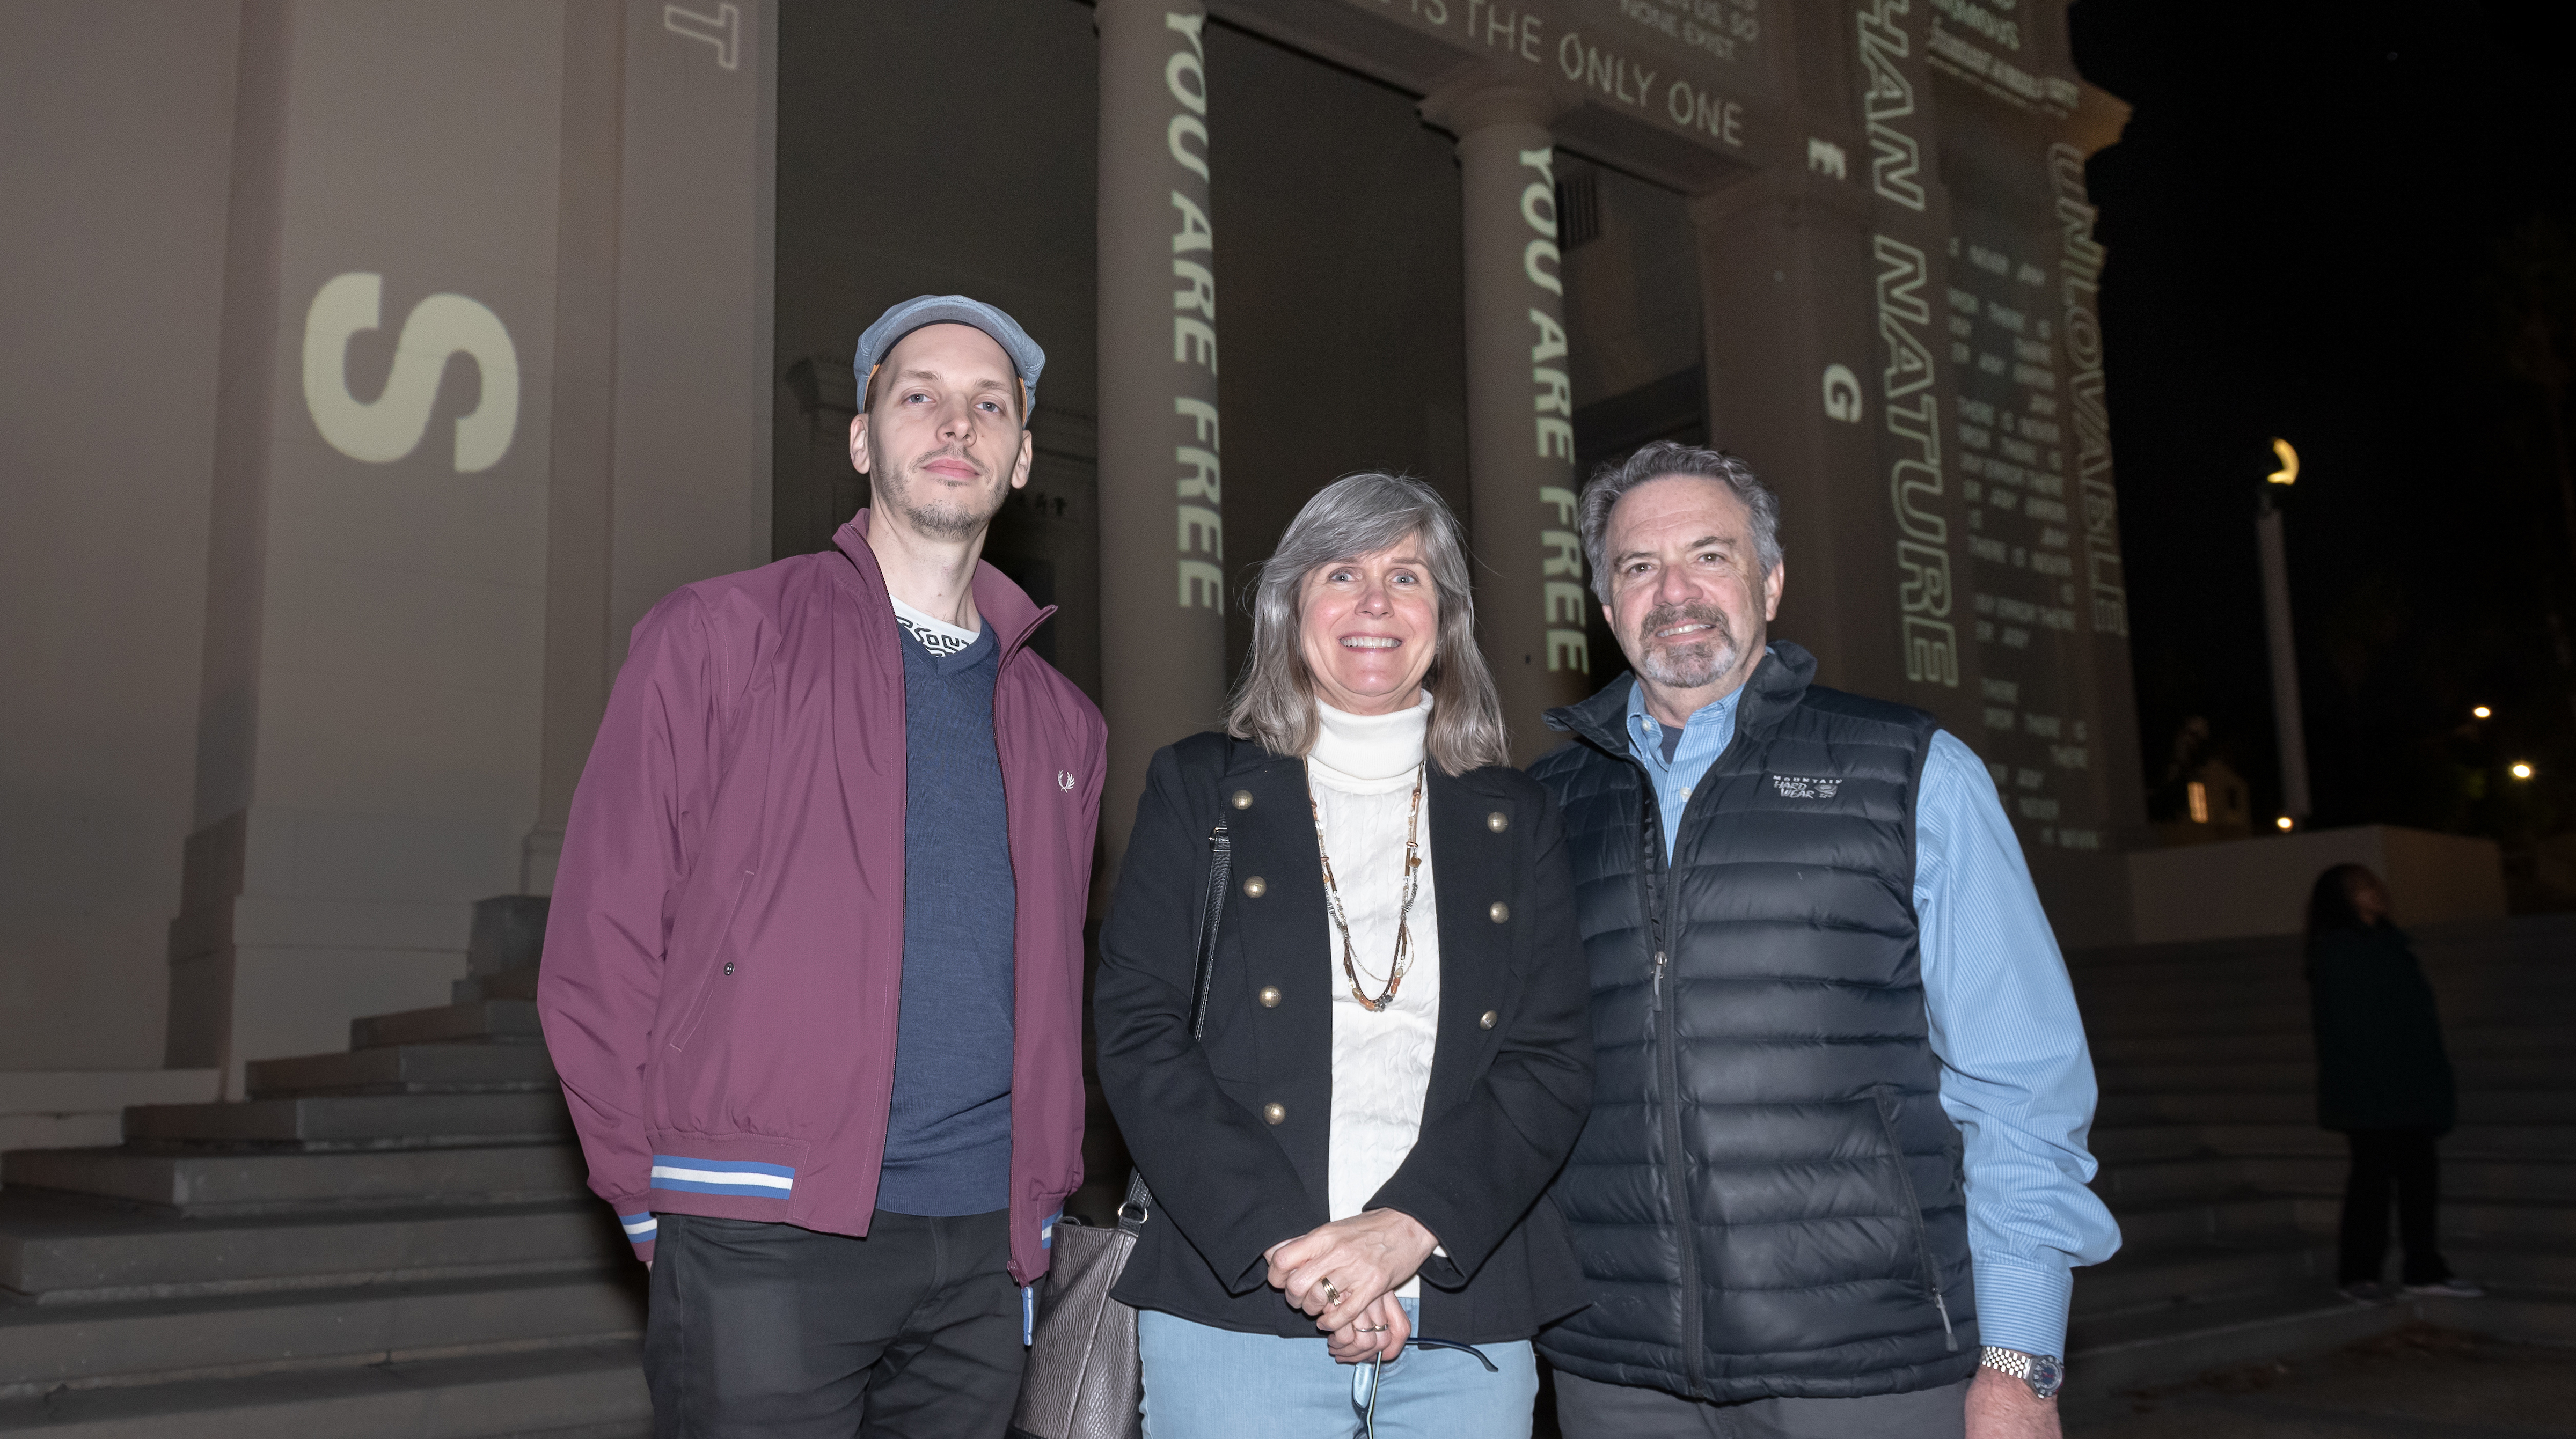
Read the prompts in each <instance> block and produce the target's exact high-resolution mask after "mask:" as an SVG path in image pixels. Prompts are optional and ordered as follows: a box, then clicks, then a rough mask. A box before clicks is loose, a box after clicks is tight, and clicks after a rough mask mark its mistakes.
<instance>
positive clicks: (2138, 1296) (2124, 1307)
mask: <svg viewBox="0 0 2576 1439" xmlns="http://www.w3.org/2000/svg"><path fill="white" fill-rule="evenodd" d="M2124 1238H2125V1236H2124ZM2334 1265H2335V1260H2334V1246H2333V1245H2332V1244H2331V1243H2330V1242H2326V1241H2324V1240H2322V1239H2320V1238H2319V1237H2318V1236H2316V1235H2313V1234H2302V1233H2300V1232H2299V1231H2297V1230H2294V1229H2286V1228H2285V1229H2281V1230H2275V1231H2273V1232H2271V1233H2268V1234H2258V1235H2252V1236H2248V1237H2247V1238H2245V1239H2242V1240H2238V1241H2234V1242H2207V1243H2199V1244H2191V1245H2182V1246H2171V1245H2168V1246H2161V1247H2147V1246H2138V1245H2135V1244H2129V1243H2124V1244H2123V1245H2122V1247H2121V1250H2120V1252H2119V1253H2117V1254H2115V1255H2113V1256H2111V1258H2110V1259H2109V1260H2107V1261H2105V1262H2103V1263H2101V1264H2097V1265H2094V1266H2092V1267H2091V1268H2088V1269H2079V1270H2076V1271H2075V1307H2074V1313H2076V1314H2078V1315H2082V1316H2086V1317H2088V1318H2098V1317H2102V1316H2107V1315H2113V1314H2125V1313H2130V1312H2133V1311H2137V1310H2142V1309H2169V1308H2172V1307H2174V1306H2176V1305H2181V1304H2191V1303H2211V1302H2216V1301H2218V1300H2224V1299H2241V1298H2250V1297H2253V1296H2257V1295H2262V1294H2269V1293H2274V1292H2277V1291H2281V1290H2286V1289H2294V1288H2313V1287H2314V1286H2315V1284H2316V1283H2317V1281H2319V1280H2331V1279H2332V1278H2333V1277H2334Z"/></svg>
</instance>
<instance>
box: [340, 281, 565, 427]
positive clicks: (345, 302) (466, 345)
mask: <svg viewBox="0 0 2576 1439" xmlns="http://www.w3.org/2000/svg"><path fill="white" fill-rule="evenodd" d="M384 289H385V278H384V276H382V275H370V274H364V273H352V274H347V275H340V276H337V277H335V278H333V279H332V281H331V282H330V283H329V284H327V285H324V286H323V287H322V290H321V293H319V294H317V295H315V296H314V297H313V308H312V309H310V310H308V311H306V312H305V316H304V405H305V408H307V409H309V410H311V411H312V412H313V426H314V428H316V429H318V430H320V431H321V432H322V438H323V439H325V440H328V441H330V442H331V448H333V449H335V450H338V451H339V452H340V453H341V454H344V455H347V456H348V457H349V458H351V459H353V460H364V461H366V462H367V463H369V464H374V465H385V464H391V463H393V462H394V461H396V460H399V459H401V458H403V457H404V456H406V455H408V454H410V453H411V452H412V451H413V450H416V449H418V448H420V437H421V435H422V434H423V432H425V431H426V430H428V428H429V411H430V407H431V406H432V405H433V404H434V403H435V402H436V401H437V399H438V377H439V374H440V372H441V371H443V370H445V369H446V368H447V357H448V356H449V355H452V354H455V353H457V352H458V351H460V350H461V351H463V352H464V353H465V354H466V355H468V356H471V357H472V358H473V361H474V364H475V366H476V367H477V368H478V369H479V370H481V371H482V376H483V400H482V403H480V404H478V405H476V406H475V407H474V413H472V414H470V415H467V416H465V417H463V418H462V419H459V420H458V421H457V422H456V470H457V473H459V474H472V473H473V472H475V471H477V470H488V469H490V468H492V467H493V466H494V465H496V464H499V463H500V462H501V456H503V455H505V454H507V453H509V449H510V436H511V434H512V432H513V431H515V430H517V429H518V427H519V352H518V351H517V350H516V349H514V348H512V346H511V344H510V332H509V331H508V330H506V329H504V328H503V327H502V325H501V320H500V317H499V316H497V315H494V314H493V313H492V312H491V311H490V310H488V309H486V308H484V307H483V306H482V305H481V304H480V303H478V302H476V301H473V300H469V299H467V298H465V297H464V296H463V295H432V296H430V297H429V298H428V299H426V300H423V301H421V302H420V303H419V304H417V305H414V306H413V307H412V311H411V317H410V318H409V319H406V320H404V321H403V328H402V338H401V339H400V340H398V341H396V342H395V345H394V368H393V373H392V374H391V375H390V376H388V377H387V378H386V380H385V392H384V393H383V394H381V395H379V396H377V397H376V398H375V399H374V400H373V401H372V402H368V403H361V402H360V401H359V400H358V399H357V397H356V396H354V395H351V394H350V393H349V382H348V377H347V375H346V373H345V372H344V371H343V368H342V361H343V358H344V356H345V355H346V354H347V351H348V347H349V337H350V336H351V335H354V334H356V333H357V332H358V331H360V330H372V329H375V328H376V327H377V326H378V324H379V323H381V317H380V314H379V306H380V305H381V304H382V302H383V299H384Z"/></svg>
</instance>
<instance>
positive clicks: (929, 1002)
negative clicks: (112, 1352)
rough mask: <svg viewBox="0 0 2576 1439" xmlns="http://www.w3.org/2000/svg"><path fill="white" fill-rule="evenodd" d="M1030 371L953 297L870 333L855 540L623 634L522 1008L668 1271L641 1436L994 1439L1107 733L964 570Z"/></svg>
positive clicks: (1040, 1190)
mask: <svg viewBox="0 0 2576 1439" xmlns="http://www.w3.org/2000/svg"><path fill="white" fill-rule="evenodd" d="M1045 360H1046V357H1045V355H1044V353H1043V352H1042V351H1040V350H1039V348H1038V347H1037V345H1036V344H1035V343H1034V342H1032V341H1031V340H1030V339H1029V337H1028V335H1027V334H1026V333H1024V332H1023V331H1022V330H1021V329H1020V327H1019V326H1018V325H1017V324H1015V323H1013V322H1012V320H1011V319H1010V317H1009V316H1007V315H1005V314H1003V313H1002V312H1001V311H999V310H997V309H994V308H993V307H992V306H990V305H985V304H982V303H980V302H978V301H974V300H969V299H966V298H964V297H962V296H954V295H950V296H929V295H925V296H922V297H920V298H918V299H915V300H911V301H908V302H906V303H904V304H901V305H898V306H896V307H895V308H893V309H891V310H889V311H887V312H886V313H885V315H884V316H883V317H881V318H880V319H878V321H877V322H876V323H875V324H874V325H872V326H870V327H869V328H868V331H867V333H866V334H865V335H863V336H861V337H860V340H859V348H858V357H857V374H858V380H859V392H860V401H859V403H860V413H859V414H858V416H857V417H856V418H854V419H853V420H852V421H851V424H850V459H851V462H852V463H853V464H854V465H855V466H856V467H857V468H858V469H859V470H860V471H861V472H862V473H864V474H866V475H867V476H868V479H869V488H870V492H871V495H872V503H871V508H869V509H866V510H862V511H860V512H859V514H858V516H857V518H856V519H854V520H852V521H851V522H850V523H849V524H847V525H844V526H843V527H842V528H841V532H840V534H839V535H838V536H837V537H836V539H835V543H836V546H837V548H835V549H833V550H828V551H825V552H823V553H821V554H816V555H800V556H797V557H795V558H793V559H786V560H781V561H779V562H778V563H776V564H773V565H767V566H764V567H762V568H760V569H757V570H750V571H746V572H744V573H741V574H734V575H724V576H720V577H718V578H715V579H711V580H702V581H700V582H698V583H696V584H692V585H686V586H683V587H681V588H680V589H678V590H676V591H674V592H673V593H672V594H671V595H669V596H668V597H667V598H665V599H664V600H663V601H662V602H661V603H660V604H658V605H656V606H654V608H653V610H652V612H651V613H650V614H648V615H646V616H645V617H644V619H643V622H642V623H640V624H638V625H637V626H636V627H635V633H634V639H633V643H632V646H631V648H630V649H629V651H628V654H627V660H626V665H625V668H624V669H623V670H621V671H620V672H619V674H618V677H617V685H616V688H615V689H614V691H613V692H612V693H611V694H610V696H609V701H608V712H607V715H606V717H605V719H604V720H603V721H602V722H601V725H600V732H599V740H598V743H597V744H596V745H594V746H593V747H592V750H591V755H590V764H589V766H588V767H587V768H586V769H585V770H584V771H583V773H582V778H581V787H580V789H579V790H578V791H577V792H576V794H575V796H574V799H573V806H572V817H571V823H570V827H569V829H568V831H567V833H566V835H565V839H564V853H563V863H562V867H561V869H560V870H559V872H558V875H557V879H556V884H555V897H554V910H553V918H552V920H551V922H550V923H549V925H548V927H547V932H546V961H545V972H544V976H543V978H542V979H541V981H540V983H539V986H538V1001H539V1005H540V1007H541V1009H542V1010H543V1013H544V1017H545V1029H546V1043H547V1046H548V1047H549V1049H551V1050H552V1052H553V1055H554V1062H555V1067H556V1069H557V1071H558V1072H560V1073H561V1075H562V1076H563V1086H564V1097H565V1099H566V1100H567V1101H568V1102H569V1103H570V1105H571V1107H572V1114H573V1120H574V1123H575V1125H576V1126H577V1127H578V1128H579V1130H580V1132H581V1142H582V1149H583V1152H584V1154H585V1155H586V1156H587V1157H588V1159H589V1161H590V1185H591V1188H592V1189H593V1190H594V1191H596V1192H597V1193H598V1194H599V1196H600V1197H601V1198H602V1199H605V1200H607V1201H608V1202H609V1203H610V1204H611V1205H613V1206H615V1208H616V1212H617V1215H618V1218H619V1221H620V1223H622V1224H623V1225H624V1226H625V1229H626V1232H627V1236H628V1238H629V1239H630V1240H632V1241H633V1243H634V1245H635V1250H636V1254H637V1256H638V1257H639V1258H641V1259H642V1260H643V1261H644V1262H645V1263H646V1264H647V1265H650V1266H652V1268H653V1276H652V1284H651V1288H652V1303H651V1310H650V1315H649V1318H648V1321H647V1324H646V1330H645V1345H644V1359H645V1370H646V1377H647V1379H648V1380H649V1382H650V1383H651V1386H652V1390H653V1409H654V1423H655V1432H656V1433H657V1434H662V1435H689V1436H699V1435H710V1436H712V1435H736V1434H741V1435H751V1434H758V1435H762V1436H805V1435H825V1434H829V1435H834V1436H839V1439H847V1436H849V1435H851V1434H853V1433H863V1434H866V1435H870V1436H876V1435H885V1436H897V1435H904V1436H909V1435H933V1434H935V1435H942V1436H947V1435H991V1436H996V1439H998V1436H1000V1435H1001V1434H1002V1432H1003V1431H1004V1429H1005V1428H1006V1427H1007V1425H1008V1421H1009V1416H1010V1412H1011V1404H1012V1399H1013V1396H1014V1395H1015V1394H1016V1392H1017V1390H1018V1385H1019V1373H1020V1366H1021V1361H1022V1357H1023V1350H1022V1346H1023V1343H1024V1329H1023V1323H1024V1312H1025V1311H1024V1306H1025V1304H1026V1300H1027V1288H1026V1286H1028V1285H1030V1284H1032V1283H1034V1282H1035V1281H1036V1279H1037V1277H1038V1276H1039V1275H1040V1274H1042V1273H1044V1272H1045V1270H1046V1266H1047V1256H1046V1248H1047V1244H1048V1239H1049V1236H1050V1234H1051V1228H1052V1225H1053V1223H1054V1221H1055V1218H1056V1215H1057V1214H1058V1213H1059V1212H1060V1209H1061V1206H1062V1203H1063V1200H1064V1196H1065V1195H1067V1194H1069V1193H1071V1192H1072V1191H1073V1190H1074V1188H1075V1187H1076V1186H1077V1185H1079V1184H1080V1183H1081V1180H1082V1167H1081V1152H1082V1102H1083V1096H1082V1028H1081V1017H1080V1004H1081V996H1082V917H1083V903H1084V897H1085V894H1086V892H1087V890H1088V888H1089V884H1090V877H1091V846H1092V835H1093V822H1094V819H1095V817H1096V815H1097V813H1098V810H1099V801H1100V784H1101V770H1102V753H1103V742H1104V739H1105V731H1104V728H1103V726H1102V724H1101V719H1100V713H1099V711H1098V710H1097V709H1095V708H1093V706H1092V704H1091V702H1090V701H1089V700H1087V699H1085V698H1084V697H1083V695H1082V693H1081V692H1080V691H1079V690H1077V689H1075V688H1074V687H1073V685H1072V684H1071V683H1070V682H1069V681H1067V680H1066V679H1065V678H1064V677H1063V676H1062V675H1060V674H1057V673H1056V672H1055V670H1053V669H1052V668H1050V667H1049V666H1048V665H1047V664H1046V662H1045V661H1043V660H1041V659H1039V658H1038V656H1037V655H1035V654H1033V653H1031V652H1029V650H1028V649H1027V648H1026V646H1027V643H1028V639H1029V636H1030V635H1031V633H1033V632H1034V631H1035V630H1036V628H1037V627H1038V625H1039V624H1041V623H1042V622H1044V621H1045V619H1046V618H1047V616H1048V615H1049V614H1052V613H1053V611H1052V610H1040V609H1038V608H1037V607H1036V606H1035V605H1033V604H1031V603H1030V602H1029V599H1028V597H1027V596H1026V595H1024V594H1022V593H1021V592H1020V590H1019V589H1018V588H1017V587H1016V586H1014V585H1013V584H1012V583H1011V582H1010V581H1008V580H1006V579H1004V578H1003V577H1002V576H1001V574H1000V573H999V572H997V571H996V570H994V569H993V568H992V567H991V566H990V565H986V564H982V563H980V561H979V560H978V558H977V557H978V555H979V554H980V553H981V551H982V549H983V545H984V535H985V530H986V527H987V526H988V525H989V524H990V523H991V521H992V518H993V515H994V513H995V512H996V511H997V510H999V509H1000V508H1001V505H1002V501H1003V500H1004V499H1005V498H1006V497H1007V496H1008V494H1009V492H1010V491H1011V490H1013V489H1016V488H1018V487H1019V486H1021V485H1023V484H1026V483H1027V482H1028V474H1029V460H1030V453H1031V450H1030V442H1029V434H1028V414H1029V407H1030V406H1031V405H1032V404H1033V403H1034V402H1035V400H1036V396H1037V379H1038V371H1039V369H1040V368H1041V367H1042V366H1043V365H1044V364H1045Z"/></svg>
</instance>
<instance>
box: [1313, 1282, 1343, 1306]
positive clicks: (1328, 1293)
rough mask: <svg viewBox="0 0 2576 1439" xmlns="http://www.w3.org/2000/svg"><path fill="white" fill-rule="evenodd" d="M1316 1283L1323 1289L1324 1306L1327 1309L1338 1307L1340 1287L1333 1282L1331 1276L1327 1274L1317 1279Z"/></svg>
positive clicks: (1340, 1294)
mask: <svg viewBox="0 0 2576 1439" xmlns="http://www.w3.org/2000/svg"><path fill="white" fill-rule="evenodd" d="M1316 1283H1317V1284H1318V1285H1320V1286H1321V1287H1322V1289H1323V1291H1324V1307H1325V1308H1327V1309H1333V1308H1339V1307H1340V1305H1341V1302H1342V1287H1341V1286H1340V1285H1338V1284H1335V1283H1334V1282H1333V1277H1332V1276H1331V1275H1329V1274H1327V1275H1325V1276H1324V1277H1323V1278H1322V1279H1319V1280H1317V1281H1316Z"/></svg>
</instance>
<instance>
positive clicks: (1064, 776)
mask: <svg viewBox="0 0 2576 1439" xmlns="http://www.w3.org/2000/svg"><path fill="white" fill-rule="evenodd" d="M1055 787H1056V788H1057V789H1060V790H1063V791H1064V792H1065V793H1066V794H1071V793H1073V771H1071V770H1069V769H1060V770H1057V771H1056V772H1055Z"/></svg>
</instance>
